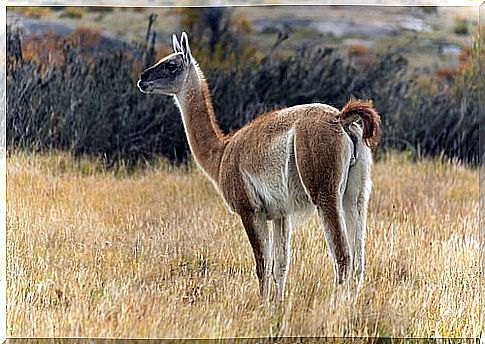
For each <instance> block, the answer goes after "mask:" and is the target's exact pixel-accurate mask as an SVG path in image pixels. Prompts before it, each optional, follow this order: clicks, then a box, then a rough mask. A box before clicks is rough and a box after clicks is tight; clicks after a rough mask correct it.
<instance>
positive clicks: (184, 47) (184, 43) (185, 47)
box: [180, 32, 192, 65]
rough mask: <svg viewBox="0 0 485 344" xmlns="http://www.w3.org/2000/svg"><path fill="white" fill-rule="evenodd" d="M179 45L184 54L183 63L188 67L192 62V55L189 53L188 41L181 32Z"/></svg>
mask: <svg viewBox="0 0 485 344" xmlns="http://www.w3.org/2000/svg"><path fill="white" fill-rule="evenodd" d="M180 45H181V46H182V53H183V54H184V62H185V64H186V65H189V64H190V63H191V62H192V54H191V53H190V47H189V39H188V38H187V34H186V33H185V32H182V38H181V39H180Z"/></svg>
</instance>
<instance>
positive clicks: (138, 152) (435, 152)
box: [7, 5, 485, 167]
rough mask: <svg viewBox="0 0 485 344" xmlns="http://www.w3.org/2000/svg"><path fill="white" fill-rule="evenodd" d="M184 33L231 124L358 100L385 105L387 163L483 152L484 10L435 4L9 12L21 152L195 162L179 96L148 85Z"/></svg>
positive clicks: (224, 122) (14, 121)
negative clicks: (145, 79)
mask: <svg viewBox="0 0 485 344" xmlns="http://www.w3.org/2000/svg"><path fill="white" fill-rule="evenodd" d="M182 30H184V31H186V32H187V33H188V35H189V40H190V44H191V49H192V53H193V55H194V57H195V58H196V59H197V60H198V62H199V63H200V65H201V67H202V70H203V71H204V72H205V75H206V77H207V79H208V81H209V85H210V88H211V93H212V97H213V102H214V107H215V110H216V113H217V118H218V121H219V124H220V126H221V127H222V128H223V130H224V131H225V132H230V131H231V130H235V129H237V128H239V127H241V126H242V125H244V124H245V123H247V122H248V121H250V120H251V119H253V118H254V117H255V116H256V115H257V114H260V113H262V112H264V111H268V110H271V109H274V108H280V107H284V106H292V105H296V104H302V103H309V102H322V103H327V104H329V105H332V106H335V107H337V108H341V107H342V106H343V105H344V104H345V103H346V102H347V101H348V100H349V98H351V97H357V98H365V99H372V100H373V101H374V104H375V107H376V109H377V110H378V112H379V113H380V114H381V118H382V123H383V137H382V141H381V143H380V145H379V148H378V153H377V158H378V156H379V153H382V152H384V151H387V150H399V151H405V152H407V153H409V155H411V156H413V157H415V158H420V157H423V156H434V157H439V158H445V159H449V158H451V159H456V160H460V161H463V162H466V163H469V164H471V165H474V164H477V163H478V161H479V95H480V92H483V90H484V86H485V81H484V80H483V78H482V79H480V75H479V68H480V65H479V59H478V55H479V50H480V47H481V49H483V44H481V45H480V44H479V41H480V38H479V35H478V30H479V23H478V8H477V7H435V6H420V7H412V6H410V7H399V6H393V7H384V6H382V7H379V6H335V5H333V6H257V7H252V6H246V7H199V8H195V7H176V8H175V7H174V8H168V7H165V8H149V7H118V8H113V7H101V6H98V7H65V6H56V7H53V6H51V7H7V147H8V150H9V151H10V152H11V151H15V150H23V151H29V152H39V151H46V150H67V151H70V152H72V153H74V154H75V155H77V156H84V155H88V156H94V157H98V158H101V159H102V160H103V162H104V163H105V164H106V165H107V166H110V167H116V166H119V165H120V164H122V165H123V166H133V167H134V166H139V165H140V164H145V163H150V162H151V161H153V160H154V159H157V158H159V157H161V156H162V157H165V158H167V159H169V160H170V161H172V162H177V163H178V162H184V161H186V159H187V157H188V145H187V142H186V138H185V134H184V132H183V126H182V121H181V118H180V114H179V112H178V110H177V109H176V107H175V105H174V104H173V100H172V99H170V98H169V97H163V96H157V95H145V94H141V93H140V92H139V91H138V89H137V87H136V81H137V79H138V75H139V74H140V73H141V71H142V70H143V69H144V68H145V67H147V66H149V65H151V64H153V63H154V62H156V61H157V60H158V59H160V58H162V57H164V56H166V55H167V54H170V53H171V52H172V48H171V35H172V34H173V33H177V34H180V33H181V32H182ZM482 40H483V38H482Z"/></svg>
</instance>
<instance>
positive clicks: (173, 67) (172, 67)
mask: <svg viewBox="0 0 485 344" xmlns="http://www.w3.org/2000/svg"><path fill="white" fill-rule="evenodd" d="M167 69H168V71H169V72H174V71H175V70H176V69H177V65H176V64H175V63H173V62H169V63H167Z"/></svg>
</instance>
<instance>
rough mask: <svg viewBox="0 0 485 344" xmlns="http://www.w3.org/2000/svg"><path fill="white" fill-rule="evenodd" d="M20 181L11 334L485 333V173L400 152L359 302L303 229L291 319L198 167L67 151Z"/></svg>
mask: <svg viewBox="0 0 485 344" xmlns="http://www.w3.org/2000/svg"><path fill="white" fill-rule="evenodd" d="M7 171H8V175H7V176H8V184H7V192H8V204H7V226H8V231H7V240H8V243H7V248H8V271H7V272H8V300H7V304H8V319H7V335H9V336H14V337H15V336H101V337H131V338H134V337H171V338H173V337H186V338H187V337H198V338H206V337H233V336H244V337H248V336H251V337H253V336H269V335H272V336H275V335H284V336H294V335H302V336H315V335H325V336H361V335H371V336H374V335H380V336H389V335H392V336H436V335H440V336H453V337H462V336H479V335H480V333H481V332H483V331H484V327H483V324H482V323H481V321H480V289H479V282H480V281H479V183H478V171H476V170H471V169H469V168H466V167H464V166H460V165H457V164H453V163H444V164H442V163H439V162H434V161H423V162H419V163H412V162H409V161H407V160H406V159H405V158H404V156H403V155H390V156H386V157H385V158H384V159H382V160H381V161H380V162H378V163H377V164H376V165H375V169H374V185H375V187H374V192H373V196H372V200H371V206H370V215H369V231H368V232H369V234H368V241H367V246H366V252H367V271H366V278H365V284H364V287H363V290H362V293H361V295H360V297H359V298H358V300H357V301H356V302H355V303H354V304H346V303H344V302H336V303H334V302H333V301H332V297H331V295H332V287H333V286H332V278H333V276H332V270H331V266H330V262H329V258H328V257H327V251H326V249H325V244H324V240H323V235H322V234H321V232H320V229H319V228H318V226H317V221H315V220H312V221H310V222H309V223H308V224H307V225H306V226H304V227H302V228H300V229H299V230H297V231H296V233H295V236H294V241H293V250H292V266H291V268H290V275H289V281H288V297H287V300H288V303H287V305H286V306H285V307H282V308H280V309H276V308H274V307H266V306H262V305H261V304H260V301H259V299H258V294H257V290H258V287H257V281H256V276H255V274H254V273H253V258H252V254H251V251H250V247H249V244H248V241H247V239H246V236H245V233H244V230H243V228H242V226H241V225H240V223H239V219H238V218H237V216H235V215H230V214H228V212H227V211H226V209H225V207H224V205H223V202H222V201H221V199H220V198H219V197H218V196H217V194H216V192H215V191H214V190H213V189H212V186H211V185H210V184H209V182H208V181H207V180H206V179H205V178H204V176H203V175H202V174H201V173H200V172H197V171H191V170H190V169H183V168H178V169H177V168H170V167H168V166H166V165H164V164H163V163H161V164H160V166H158V167H157V168H153V169H145V170H143V171H138V172H136V173H135V174H133V175H126V174H123V173H118V174H114V173H111V172H106V171H103V170H102V168H100V165H99V164H97V163H94V162H89V161H87V160H82V161H81V162H80V163H76V162H75V161H74V160H72V159H71V158H70V157H69V156H67V155H64V154H55V155H47V156H29V155H24V154H13V155H12V156H10V157H9V159H8V169H7ZM482 276H483V275H482ZM482 282H483V279H482Z"/></svg>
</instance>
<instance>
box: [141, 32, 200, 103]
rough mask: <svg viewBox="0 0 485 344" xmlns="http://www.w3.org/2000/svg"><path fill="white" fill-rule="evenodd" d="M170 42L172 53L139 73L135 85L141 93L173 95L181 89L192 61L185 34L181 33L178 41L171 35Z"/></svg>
mask: <svg viewBox="0 0 485 344" xmlns="http://www.w3.org/2000/svg"><path fill="white" fill-rule="evenodd" d="M172 43H173V50H174V53H173V54H171V55H168V56H167V57H165V58H163V59H161V60H160V61H158V62H157V63H156V64H155V65H154V66H152V67H150V68H147V69H145V70H144V71H143V73H142V74H141V75H140V80H138V83H137V85H138V88H139V89H140V91H142V92H143V93H158V94H165V95H175V94H177V93H179V92H180V91H181V90H182V89H183V86H184V83H185V82H186V80H187V76H188V72H189V70H190V67H191V65H192V63H193V58H192V54H191V53H190V47H189V40H188V38H187V34H186V33H185V32H183V33H182V37H181V39H180V42H179V41H178V39H177V36H175V35H173V36H172Z"/></svg>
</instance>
